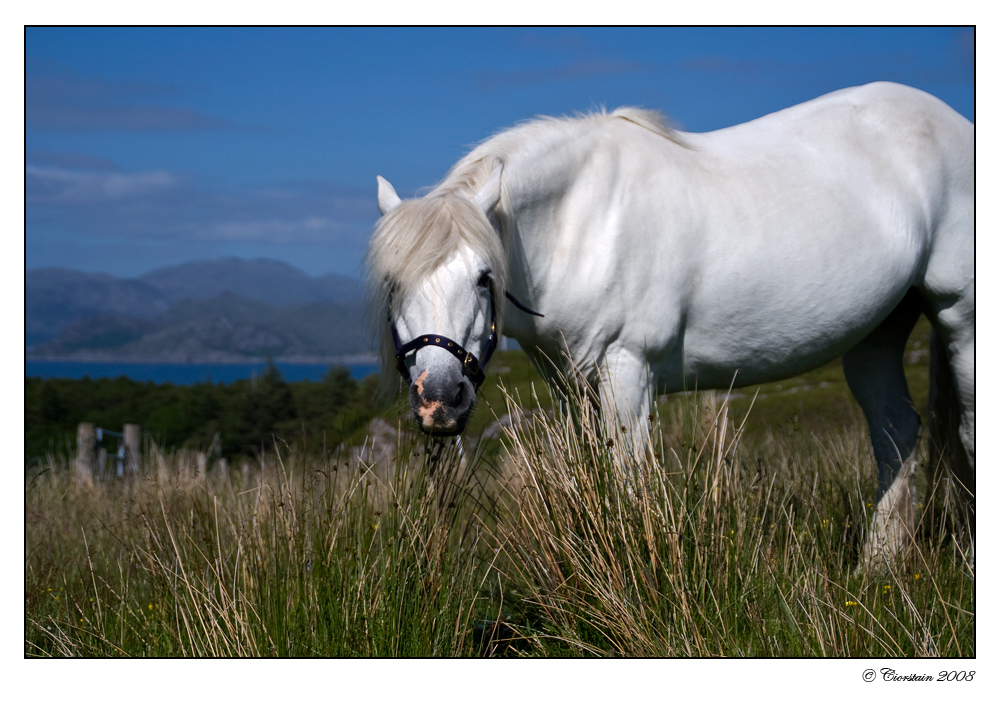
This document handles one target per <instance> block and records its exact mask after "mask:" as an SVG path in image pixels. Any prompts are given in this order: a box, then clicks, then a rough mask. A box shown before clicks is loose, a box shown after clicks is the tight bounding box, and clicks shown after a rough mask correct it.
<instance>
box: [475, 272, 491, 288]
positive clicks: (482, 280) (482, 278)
mask: <svg viewBox="0 0 1000 716" xmlns="http://www.w3.org/2000/svg"><path fill="white" fill-rule="evenodd" d="M492 278H493V275H492V274H491V273H490V272H489V271H483V272H482V273H481V274H480V275H479V281H478V282H477V283H478V285H479V286H481V287H482V288H486V287H488V286H489V285H490V280H491V279H492Z"/></svg>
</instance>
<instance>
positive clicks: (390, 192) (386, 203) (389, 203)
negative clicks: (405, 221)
mask: <svg viewBox="0 0 1000 716" xmlns="http://www.w3.org/2000/svg"><path fill="white" fill-rule="evenodd" d="M375 178H376V179H377V180H378V208H379V211H381V212H382V216H385V215H386V214H388V213H389V212H390V211H392V210H393V209H395V208H396V207H397V206H399V205H400V204H402V203H403V200H402V199H400V198H399V194H397V193H396V190H395V189H393V188H392V184H390V183H389V182H387V181H386V180H385V179H383V178H382V177H375Z"/></svg>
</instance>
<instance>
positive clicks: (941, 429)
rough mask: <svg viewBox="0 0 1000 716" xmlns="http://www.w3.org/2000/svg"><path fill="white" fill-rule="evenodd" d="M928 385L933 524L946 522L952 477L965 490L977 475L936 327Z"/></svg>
mask: <svg viewBox="0 0 1000 716" xmlns="http://www.w3.org/2000/svg"><path fill="white" fill-rule="evenodd" d="M929 388H930V390H929V393H928V401H927V402H928V411H927V412H928V429H929V433H930V435H929V437H930V442H929V445H928V448H929V451H928V454H929V464H928V486H929V488H930V494H929V496H928V504H933V505H934V524H935V525H940V526H943V522H942V521H943V520H947V513H948V512H950V510H947V509H942V508H943V507H945V506H946V505H948V504H949V503H950V502H951V498H950V495H951V492H952V491H951V490H950V489H949V484H950V482H951V480H950V478H951V477H952V476H954V477H955V478H958V485H959V487H958V489H959V490H960V491H962V490H963V488H962V487H961V486H965V487H966V488H971V489H973V490H974V489H975V479H976V477H975V472H974V471H973V469H972V466H971V465H970V464H969V459H968V456H967V455H966V452H965V449H964V447H963V446H962V440H961V438H960V436H959V423H960V420H961V415H962V410H961V406H960V404H959V402H958V393H957V391H956V389H955V379H954V377H953V376H952V372H951V366H950V365H949V364H948V349H947V347H946V346H945V344H944V341H943V340H941V336H940V335H939V334H938V332H937V330H933V331H931V345H930V386H929ZM961 497H962V499H961V502H966V501H967V500H968V499H969V496H968V495H962V496H961ZM969 517H970V519H972V520H974V519H975V513H974V512H970V514H969ZM973 529H975V528H974V527H973Z"/></svg>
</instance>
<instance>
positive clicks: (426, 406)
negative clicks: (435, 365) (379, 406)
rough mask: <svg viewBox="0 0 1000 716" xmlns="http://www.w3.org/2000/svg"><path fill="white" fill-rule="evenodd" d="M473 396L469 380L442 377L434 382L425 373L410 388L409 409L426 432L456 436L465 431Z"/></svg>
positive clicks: (427, 372)
mask: <svg viewBox="0 0 1000 716" xmlns="http://www.w3.org/2000/svg"><path fill="white" fill-rule="evenodd" d="M474 396H475V390H474V389H473V388H472V385H471V383H469V381H468V379H466V378H464V377H459V378H458V380H455V376H448V377H444V376H442V379H441V380H432V379H430V378H429V371H426V370H425V371H424V372H423V373H421V374H420V375H419V376H418V377H417V378H416V379H415V380H414V381H413V385H411V386H410V407H412V408H413V413H414V414H415V415H416V416H417V420H419V421H420V427H421V428H423V429H424V430H425V431H426V432H429V433H447V434H456V433H459V432H461V431H462V429H463V428H464V427H465V421H466V420H468V417H469V414H470V412H471V410H472V404H473V402H475V401H474Z"/></svg>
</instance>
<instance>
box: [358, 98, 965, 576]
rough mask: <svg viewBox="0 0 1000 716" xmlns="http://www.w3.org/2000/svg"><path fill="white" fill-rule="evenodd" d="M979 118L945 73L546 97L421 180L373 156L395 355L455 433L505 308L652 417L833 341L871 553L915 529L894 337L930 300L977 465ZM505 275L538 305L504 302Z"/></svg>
mask: <svg viewBox="0 0 1000 716" xmlns="http://www.w3.org/2000/svg"><path fill="white" fill-rule="evenodd" d="M973 133H974V127H973V125H972V124H971V123H970V122H969V121H968V120H966V119H964V118H963V117H962V116H960V115H959V114H958V113H956V112H955V111H953V110H952V109H950V108H949V107H948V106H946V105H945V104H944V103H942V102H941V101H939V100H937V99H935V98H934V97H932V96H930V95H928V94H925V93H924V92H921V91H919V90H915V89H911V88H908V87H903V86H900V85H896V84H890V83H875V84H870V85H866V86H863V87H856V88H851V89H845V90H841V91H839V92H834V93H832V94H828V95H825V96H823V97H820V98H818V99H815V100H812V101H810V102H806V103H804V104H801V105H797V106H795V107H791V108H789V109H786V110H783V111H780V112H776V113H774V114H771V115H768V116H766V117H763V118H761V119H757V120H755V121H752V122H748V123H746V124H742V125H739V126H736V127H731V128H728V129H722V130H718V131H715V132H708V133H704V134H692V133H686V132H679V131H675V130H673V129H671V128H670V127H668V126H667V124H666V123H665V121H664V120H663V118H662V117H661V116H660V115H658V114H656V113H653V112H648V111H643V110H638V109H633V108H622V109H618V110H616V111H614V112H611V113H604V112H602V113H596V114H593V115H589V116H583V117H578V118H573V119H568V118H564V119H551V118H542V119H537V120H534V121H531V122H528V123H525V124H523V125H520V126H517V127H515V128H513V129H510V130H508V131H505V132H502V133H500V134H498V135H496V136H494V137H492V138H491V139H489V140H487V141H485V142H483V143H482V144H480V145H479V146H478V147H476V148H475V149H474V150H473V151H472V152H470V153H469V154H468V155H467V156H465V157H464V158H462V159H461V160H460V161H459V162H458V163H457V164H456V165H455V166H454V167H453V168H452V170H451V171H450V173H449V174H448V176H447V177H445V179H444V180H443V181H442V182H441V183H440V184H438V185H437V186H436V187H435V188H434V189H432V190H431V191H430V192H429V193H428V194H427V195H426V196H424V197H422V198H416V199H413V200H410V201H402V200H400V198H399V197H398V196H397V194H396V192H395V190H394V189H393V188H392V186H391V185H390V184H389V183H388V182H387V181H385V180H384V179H383V178H382V177H378V185H379V186H378V203H379V208H380V209H381V211H382V214H383V217H382V219H381V220H380V221H379V223H378V224H377V226H376V229H375V232H374V234H373V236H372V239H371V243H370V248H369V254H368V260H367V266H368V271H369V288H370V293H371V296H370V298H371V300H372V306H373V307H374V310H373V311H372V314H373V316H374V319H375V321H376V323H377V324H378V329H379V331H380V333H381V348H382V353H383V356H384V364H385V365H387V366H395V367H396V368H398V370H399V371H400V373H401V374H402V375H403V377H404V378H405V379H406V381H407V382H409V383H410V390H409V399H410V403H411V405H412V408H413V410H414V412H415V414H416V416H417V418H418V420H419V422H420V425H421V427H422V428H423V429H424V430H425V431H427V432H430V433H437V434H445V435H447V434H456V433H458V432H461V430H462V429H463V428H464V426H465V423H466V421H467V419H468V417H469V414H470V413H471V411H472V408H473V404H474V402H475V390H476V388H477V387H478V385H479V382H481V381H482V378H483V374H482V364H483V363H485V361H486V360H488V359H489V355H490V354H492V352H493V348H494V347H495V345H496V340H497V334H498V331H501V330H502V332H503V334H504V335H508V336H510V337H512V338H515V339H517V340H518V341H519V342H520V343H521V345H522V346H524V347H525V348H526V349H527V350H528V353H529V355H537V354H538V353H539V352H541V353H544V354H546V355H548V356H551V357H558V356H559V355H560V354H562V353H563V352H566V353H567V354H568V356H569V358H570V359H571V360H572V361H573V362H574V363H575V364H576V365H578V366H585V367H589V368H590V369H591V372H590V374H589V378H590V379H591V380H592V381H593V382H594V383H595V385H597V386H598V388H599V394H600V396H601V402H602V412H603V414H604V416H605V420H606V421H607V423H608V426H609V429H611V430H616V428H617V425H618V424H619V423H621V424H624V425H630V426H633V427H634V429H635V430H636V431H637V432H638V434H639V435H640V436H641V435H647V434H648V432H647V431H648V422H647V415H648V414H649V408H650V404H651V401H652V400H653V398H654V395H655V393H656V392H658V391H665V392H670V391H679V390H684V389H686V388H691V387H694V386H697V387H698V388H728V387H729V386H730V384H731V383H732V382H733V378H734V375H735V376H736V378H735V380H736V383H735V384H736V385H737V386H740V385H747V384H753V383H760V382H765V381H773V380H779V379H782V378H785V377H788V376H793V375H796V374H799V373H803V372H805V371H808V370H811V369H813V368H816V367H818V366H821V365H823V364H824V363H826V362H828V361H830V360H831V359H833V358H836V357H837V356H843V365H844V373H845V375H846V377H847V382H848V384H849V386H850V388H851V391H852V392H853V394H854V396H855V398H856V399H857V401H858V403H860V405H861V408H862V409H863V411H864V413H865V416H866V418H867V420H868V424H869V428H870V432H871V438H872V445H873V447H874V452H875V458H876V461H877V464H878V470H879V484H878V495H879V500H878V506H877V509H876V514H875V517H874V521H873V526H872V527H873V529H872V535H873V537H874V539H872V538H870V539H869V543H868V546H867V547H866V556H865V558H866V559H872V558H874V557H876V556H879V555H881V554H883V553H892V554H894V553H895V552H897V551H898V550H899V549H900V548H901V547H902V546H903V544H904V541H905V537H906V535H907V534H908V533H912V530H913V512H912V505H911V502H910V501H911V497H910V485H911V474H912V464H913V462H914V461H913V459H912V458H913V454H914V450H915V447H916V445H917V439H918V436H919V432H920V419H919V417H918V415H917V411H916V410H915V409H914V408H913V405H912V401H911V399H910V394H909V389H908V387H907V384H906V379H905V377H904V374H903V365H902V355H903V348H904V344H905V342H906V339H907V337H908V335H909V332H910V330H911V329H912V327H913V325H914V323H915V322H916V319H917V318H918V316H919V314H920V313H921V312H924V313H925V314H926V315H927V316H928V317H929V318H930V320H931V322H932V324H933V326H934V328H935V331H936V334H937V336H938V343H937V344H936V349H937V350H941V351H943V355H944V360H943V361H939V362H940V363H941V365H943V366H944V369H943V370H937V371H935V375H932V381H936V383H935V384H934V385H933V386H932V389H933V390H934V391H935V395H937V396H939V397H938V402H939V403H941V404H943V405H946V406H948V405H951V406H954V410H953V411H952V412H954V413H955V415H957V416H958V420H957V428H956V430H957V433H958V435H959V437H960V445H961V446H960V447H959V448H958V451H957V452H958V453H959V454H963V457H964V458H965V459H966V460H967V462H968V466H970V469H969V471H968V472H969V473H970V474H973V475H974V469H975V392H976V391H975V266H974V234H973V220H974V178H973V158H974V157H973ZM505 295H507V296H509V297H513V296H514V295H516V296H517V297H519V298H520V299H522V300H523V301H524V304H526V305H527V306H531V307H532V308H533V309H535V311H530V312H529V311H527V310H520V311H512V310H509V309H508V310H506V311H505V310H504V308H505V301H504V296H505ZM515 301H516V299H515ZM517 305H518V306H519V307H520V308H522V309H524V308H525V305H523V304H520V303H518V304H517ZM442 348H443V349H444V350H441V349H442ZM938 357H940V356H938ZM539 365H540V367H542V368H543V369H545V367H546V366H545V364H544V362H540V363H539ZM941 396H944V402H943V403H942V402H941V400H942V399H941ZM612 426H614V427H612ZM950 452H951V454H954V453H955V452H956V451H955V450H951V451H950ZM971 483H972V485H971V489H972V490H974V477H973V478H971Z"/></svg>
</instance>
